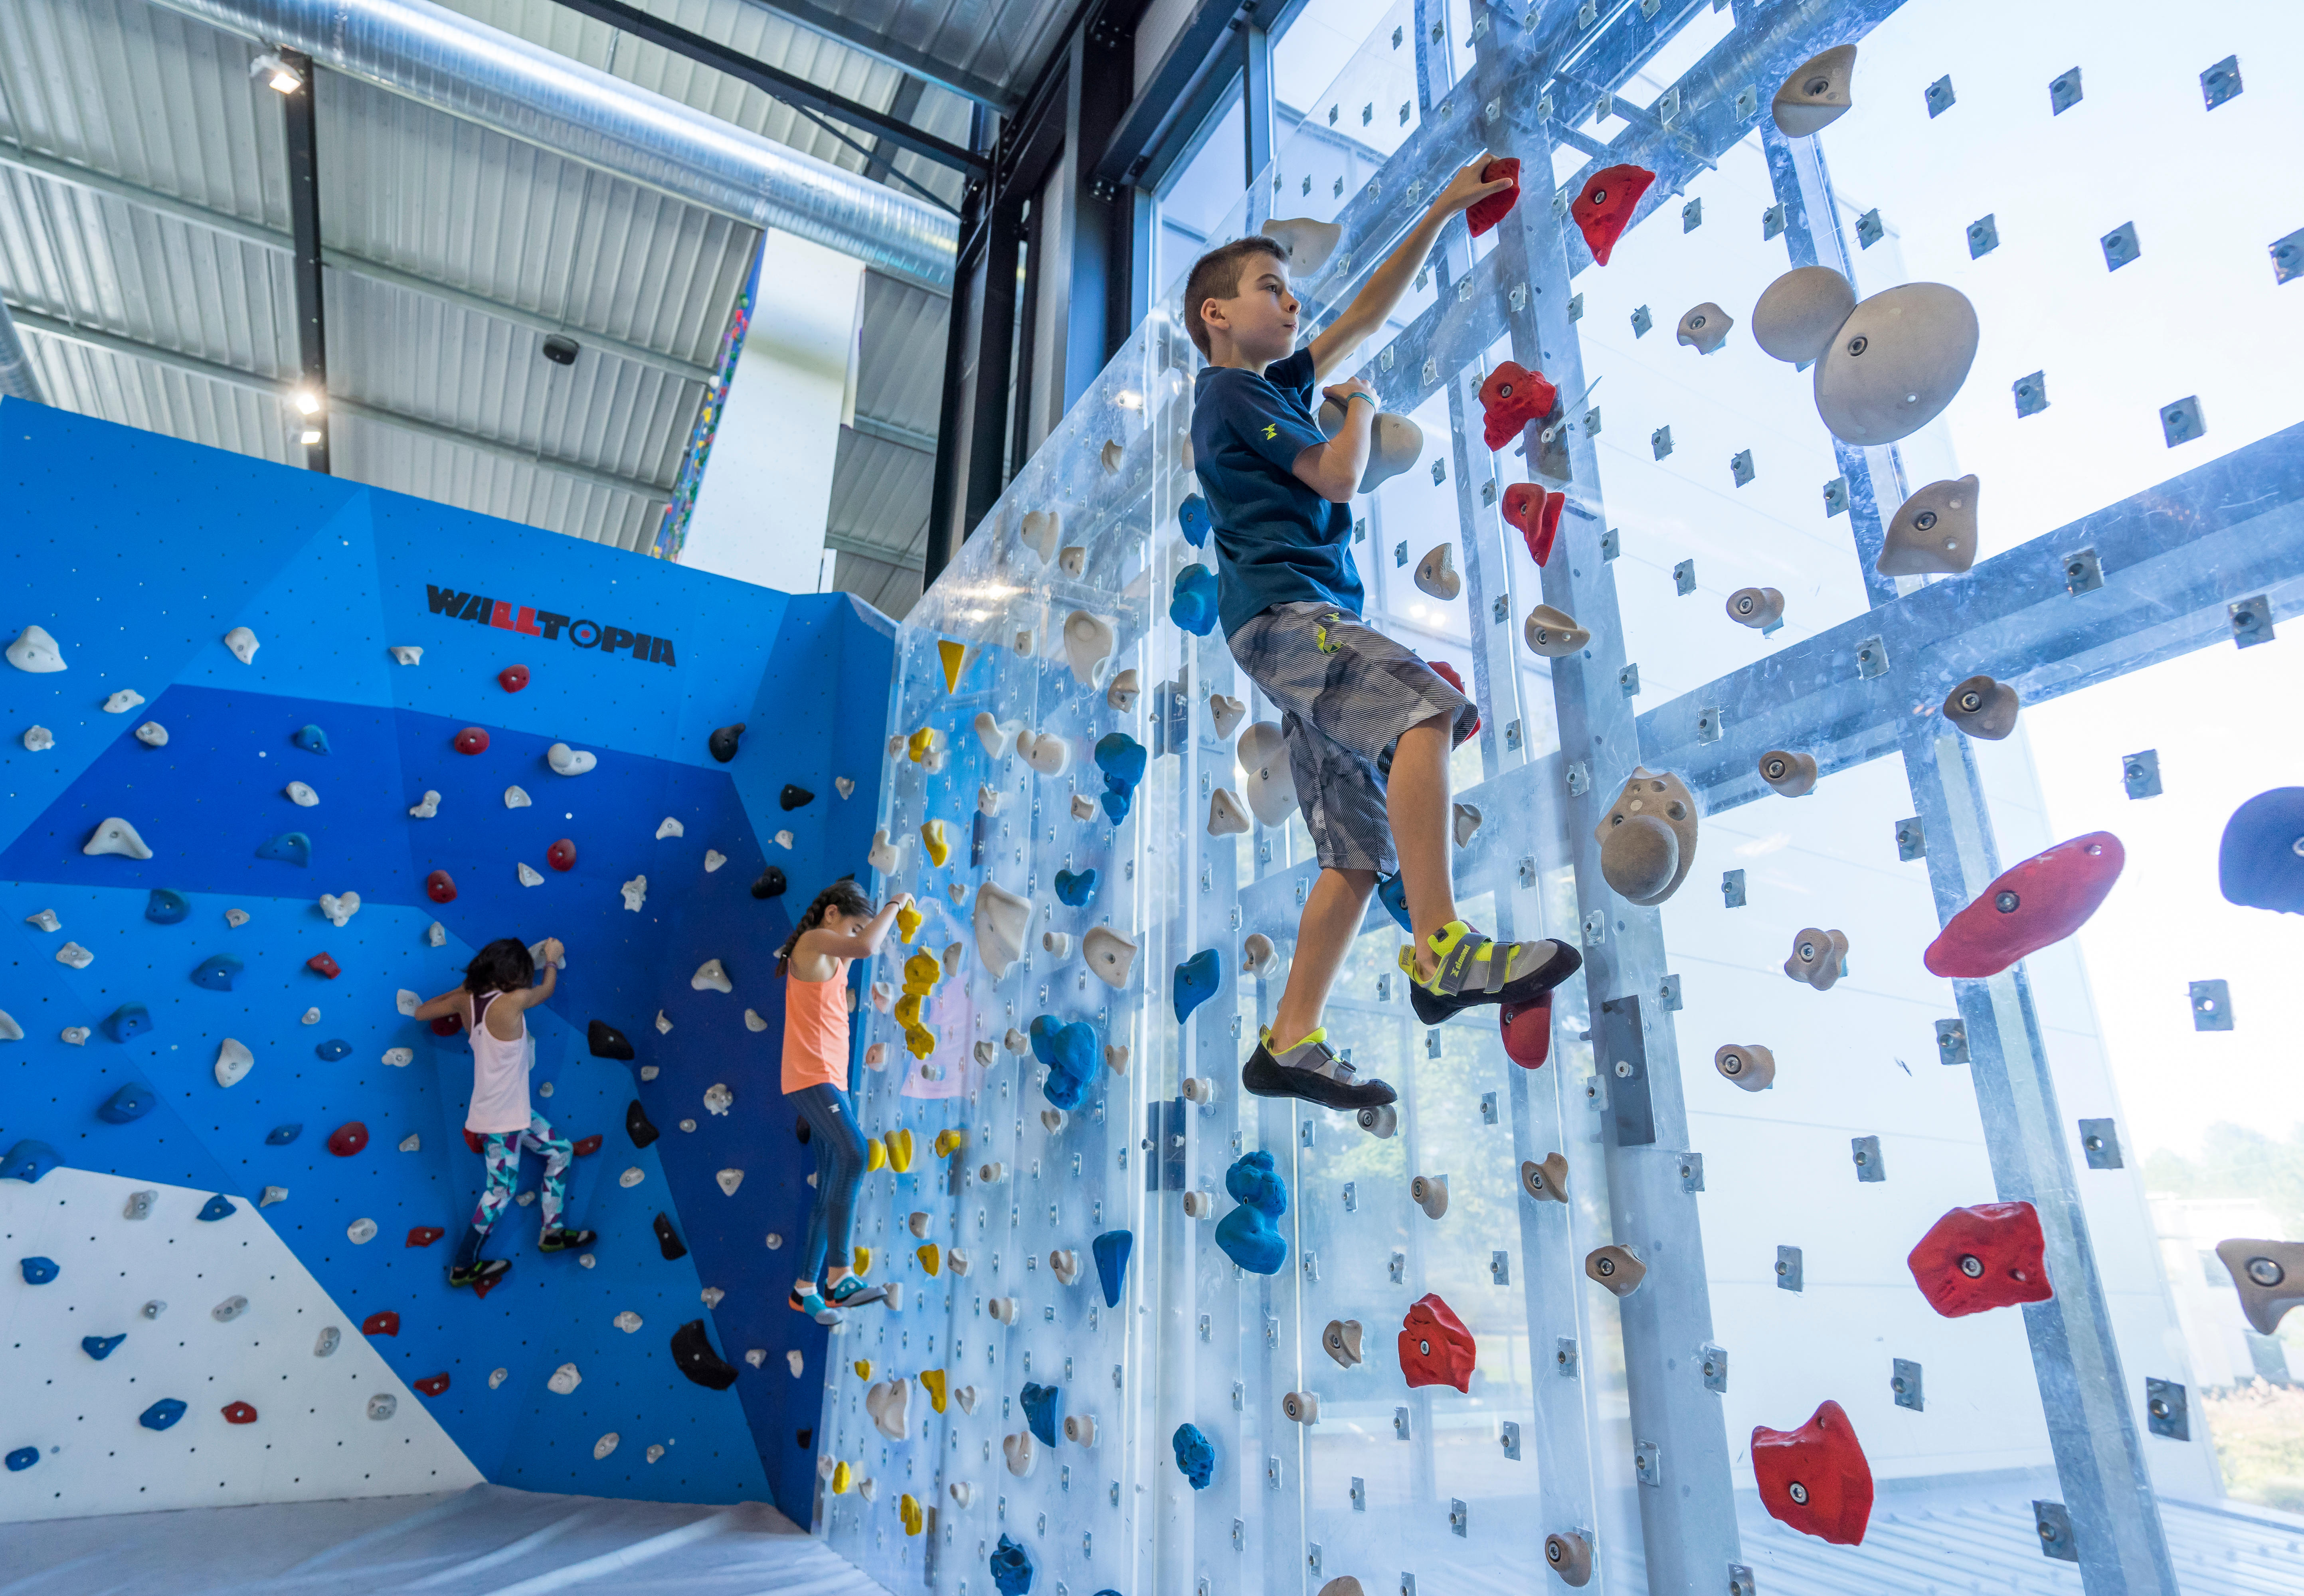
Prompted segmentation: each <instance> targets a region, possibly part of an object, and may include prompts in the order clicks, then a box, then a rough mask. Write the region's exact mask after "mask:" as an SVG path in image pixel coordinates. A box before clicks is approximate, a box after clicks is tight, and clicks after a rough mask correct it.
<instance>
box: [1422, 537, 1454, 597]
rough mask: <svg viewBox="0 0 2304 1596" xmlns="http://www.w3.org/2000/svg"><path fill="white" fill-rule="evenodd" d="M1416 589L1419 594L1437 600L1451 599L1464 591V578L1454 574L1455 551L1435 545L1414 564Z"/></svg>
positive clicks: (1444, 545)
mask: <svg viewBox="0 0 2304 1596" xmlns="http://www.w3.org/2000/svg"><path fill="white" fill-rule="evenodd" d="M1415 580H1416V587H1417V590H1418V591H1419V592H1420V593H1423V594H1426V595H1428V596H1430V597H1433V598H1437V599H1453V598H1454V597H1455V596H1456V595H1458V594H1460V593H1461V592H1463V590H1464V578H1461V577H1460V576H1458V575H1457V574H1456V551H1455V549H1454V548H1453V546H1451V545H1448V544H1444V543H1443V544H1436V545H1434V546H1433V548H1432V549H1431V551H1430V552H1429V553H1427V554H1426V555H1425V556H1424V558H1423V559H1421V560H1419V561H1418V562H1416V578H1415Z"/></svg>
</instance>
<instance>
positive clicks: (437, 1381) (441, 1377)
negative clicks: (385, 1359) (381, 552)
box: [412, 671, 527, 1397]
mask: <svg viewBox="0 0 2304 1596" xmlns="http://www.w3.org/2000/svg"><path fill="white" fill-rule="evenodd" d="M521 674H522V675H523V676H524V675H526V674H527V672H526V671H522V672H521ZM412 1383H413V1384H414V1385H415V1387H416V1389H418V1390H419V1391H421V1392H423V1393H424V1394H425V1395H426V1396H428V1397H436V1396H438V1395H439V1394H440V1393H441V1392H443V1391H445V1390H446V1389H448V1377H447V1375H445V1373H443V1374H427V1375H426V1376H425V1377H424V1378H423V1379H421V1380H419V1381H414V1382H412Z"/></svg>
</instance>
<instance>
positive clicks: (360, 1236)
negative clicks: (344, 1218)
mask: <svg viewBox="0 0 2304 1596" xmlns="http://www.w3.org/2000/svg"><path fill="white" fill-rule="evenodd" d="M344 1239H345V1240H347V1241H349V1242H351V1243H352V1246H356V1247H363V1246H367V1245H368V1243H369V1242H371V1241H374V1240H375V1239H376V1221H375V1220H368V1219H360V1220H353V1221H352V1223H351V1224H349V1225H346V1226H345V1227H344Z"/></svg>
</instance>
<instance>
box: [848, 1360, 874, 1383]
mask: <svg viewBox="0 0 2304 1596" xmlns="http://www.w3.org/2000/svg"><path fill="white" fill-rule="evenodd" d="M848 1366H849V1367H850V1368H851V1369H853V1370H855V1371H856V1378H857V1379H859V1380H869V1379H871V1378H872V1360H871V1359H870V1358H868V1357H860V1358H858V1359H857V1360H856V1361H855V1362H854V1363H852V1364H849V1365H848Z"/></svg>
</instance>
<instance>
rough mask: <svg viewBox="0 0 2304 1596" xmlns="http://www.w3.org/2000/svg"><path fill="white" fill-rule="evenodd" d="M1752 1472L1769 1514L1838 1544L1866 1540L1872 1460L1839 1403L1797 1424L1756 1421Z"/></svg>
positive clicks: (1831, 1403)
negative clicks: (1786, 1425) (1776, 1426)
mask: <svg viewBox="0 0 2304 1596" xmlns="http://www.w3.org/2000/svg"><path fill="white" fill-rule="evenodd" d="M1752 1473H1753V1474H1754V1475H1755V1476H1757V1477H1758V1481H1759V1483H1760V1503H1761V1505H1762V1506H1763V1507H1766V1508H1767V1510H1768V1516H1769V1517H1771V1518H1774V1519H1775V1520H1776V1521H1777V1522H1778V1523H1779V1524H1790V1525H1792V1528H1794V1529H1796V1530H1798V1531H1799V1532H1800V1533H1801V1534H1803V1535H1814V1536H1816V1537H1817V1539H1818V1540H1821V1541H1831V1542H1832V1543H1833V1544H1834V1545H1835V1546H1861V1545H1863V1544H1864V1526H1865V1525H1866V1524H1868V1523H1870V1522H1871V1519H1872V1465H1870V1464H1868V1463H1867V1462H1865V1461H1864V1448H1863V1447H1862V1446H1860V1445H1859V1444H1858V1442H1857V1440H1856V1431H1855V1429H1854V1427H1853V1426H1851V1424H1850V1423H1849V1422H1848V1414H1846V1413H1845V1412H1843V1411H1842V1408H1841V1406H1840V1404H1839V1403H1837V1402H1826V1403H1825V1404H1824V1405H1823V1406H1821V1407H1818V1408H1817V1410H1816V1412H1815V1414H1813V1415H1811V1416H1810V1417H1809V1419H1808V1423H1805V1424H1802V1425H1801V1426H1800V1428H1799V1429H1797V1430H1771V1429H1769V1428H1768V1427H1767V1426H1766V1425H1765V1424H1756V1425H1754V1426H1753V1428H1752Z"/></svg>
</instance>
